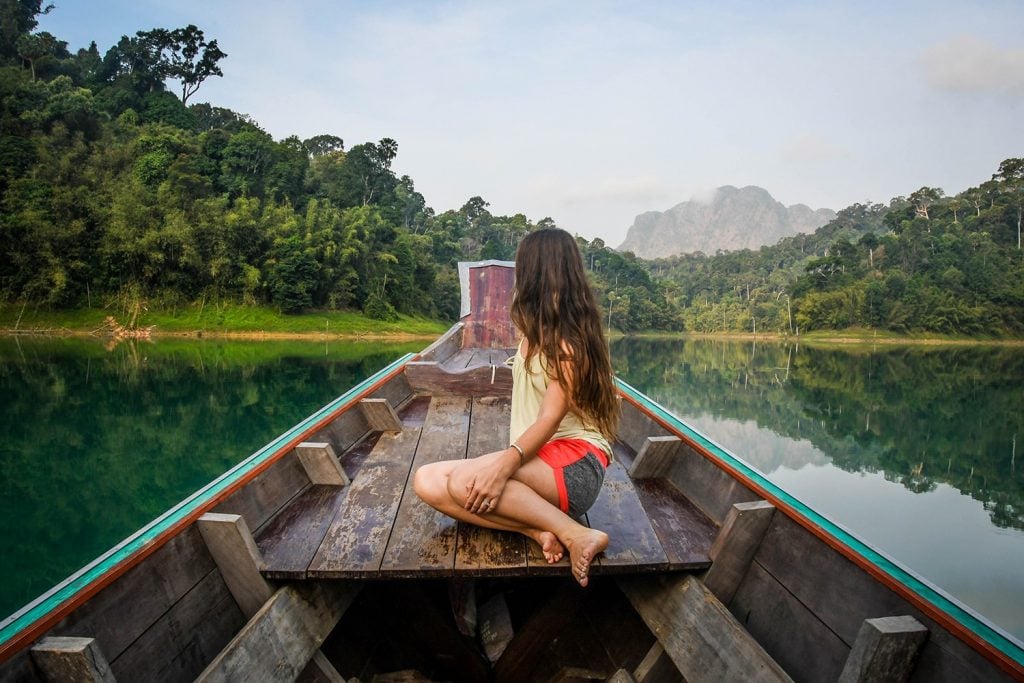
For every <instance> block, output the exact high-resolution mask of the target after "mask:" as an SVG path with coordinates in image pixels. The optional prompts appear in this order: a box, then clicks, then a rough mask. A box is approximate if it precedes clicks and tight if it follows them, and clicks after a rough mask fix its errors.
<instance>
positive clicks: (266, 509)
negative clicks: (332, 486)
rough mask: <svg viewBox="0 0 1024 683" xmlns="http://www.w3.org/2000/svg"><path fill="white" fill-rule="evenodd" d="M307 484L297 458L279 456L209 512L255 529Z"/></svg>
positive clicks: (307, 481)
mask: <svg viewBox="0 0 1024 683" xmlns="http://www.w3.org/2000/svg"><path fill="white" fill-rule="evenodd" d="M308 484H309V477H308V476H307V475H306V471H305V470H304V469H303V468H302V464H301V463H300V462H299V460H298V458H295V457H289V456H286V457H283V458H281V459H280V460H278V461H277V462H275V463H274V464H273V465H271V466H270V467H268V468H267V469H266V470H265V471H263V472H261V473H260V474H259V475H258V476H257V477H256V478H255V479H253V480H252V481H251V482H249V483H248V484H247V485H246V486H244V487H242V488H241V489H239V490H238V491H235V492H234V493H233V494H231V495H230V496H229V497H228V498H226V499H224V500H223V501H222V502H221V503H219V504H218V505H217V506H216V507H214V509H213V510H212V512H218V513H222V514H228V515H241V516H242V517H244V518H245V523H246V524H247V525H248V526H249V528H250V529H252V530H254V531H255V530H257V529H259V528H260V527H261V526H263V524H264V523H266V522H267V521H268V520H269V519H271V518H272V517H273V516H274V515H276V514H277V513H278V512H279V511H280V510H281V508H283V507H284V506H285V504H287V503H288V502H289V501H290V500H291V499H292V498H293V497H295V494H297V493H298V492H299V491H301V490H302V489H304V488H305V487H306V486H307V485H308Z"/></svg>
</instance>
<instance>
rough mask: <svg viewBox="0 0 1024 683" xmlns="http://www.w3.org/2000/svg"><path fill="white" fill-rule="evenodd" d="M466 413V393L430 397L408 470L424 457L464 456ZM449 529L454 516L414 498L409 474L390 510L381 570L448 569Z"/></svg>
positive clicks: (451, 558)
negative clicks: (393, 510)
mask: <svg viewBox="0 0 1024 683" xmlns="http://www.w3.org/2000/svg"><path fill="white" fill-rule="evenodd" d="M469 418H470V399H468V398H462V397H438V398H435V399H433V400H432V401H431V402H430V409H429V410H428V412H427V415H426V418H425V420H424V422H423V427H422V431H421V433H420V440H419V444H418V446H417V448H416V456H415V459H414V460H413V464H412V471H413V473H415V472H416V470H418V469H419V468H420V467H422V466H423V465H426V464H429V463H434V462H439V461H441V460H455V459H460V458H464V457H466V442H467V439H468V437H469ZM455 535H456V523H455V520H453V519H452V518H450V517H448V516H447V515H445V514H443V513H441V512H438V511H437V510H434V509H433V508H431V507H430V506H429V505H427V504H426V503H424V502H423V501H422V500H420V498H419V496H417V495H416V493H415V491H413V490H412V483H411V478H410V483H409V485H408V486H407V488H406V492H405V495H403V496H402V502H401V505H400V506H399V508H398V513H397V514H396V515H395V524H394V530H393V531H392V532H391V538H390V540H389V541H388V546H387V550H386V551H385V553H384V559H383V562H382V563H381V572H382V573H384V574H387V576H389V577H399V576H421V575H423V574H424V573H425V572H428V571H434V572H437V571H444V572H446V573H447V572H451V571H452V568H453V567H454V565H455Z"/></svg>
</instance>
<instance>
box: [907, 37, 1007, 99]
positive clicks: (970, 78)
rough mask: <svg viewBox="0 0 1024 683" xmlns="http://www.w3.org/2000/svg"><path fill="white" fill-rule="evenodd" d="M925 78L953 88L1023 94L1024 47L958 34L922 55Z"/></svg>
mask: <svg viewBox="0 0 1024 683" xmlns="http://www.w3.org/2000/svg"><path fill="white" fill-rule="evenodd" d="M921 66H922V68H923V70H924V76H925V80H926V81H927V82H928V84H929V85H931V86H932V87H934V88H937V89H939V90H948V91H953V92H968V93H970V92H995V93H1012V94H1015V95H1024V49H1021V48H1001V47H999V46H997V45H994V44H992V43H990V42H986V41H985V40H982V39H981V38H979V37H977V36H974V35H959V36H955V37H953V38H950V39H948V40H946V41H944V42H942V43H939V44H937V45H934V46H932V47H930V48H929V49H927V50H925V51H924V53H923V54H922V55H921Z"/></svg>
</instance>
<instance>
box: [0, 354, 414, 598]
mask: <svg viewBox="0 0 1024 683" xmlns="http://www.w3.org/2000/svg"><path fill="white" fill-rule="evenodd" d="M422 346H423V343H422V342H418V343H412V344H397V345H396V344H381V343H377V342H374V343H372V344H353V343H332V344H328V345H326V346H325V344H323V343H318V344H316V343H313V344H303V343H299V344H296V343H293V342H289V343H278V342H260V343H238V342H232V343H218V342H197V341H192V340H183V341H176V340H161V341H159V342H156V343H146V342H133V341H128V342H125V343H122V344H119V345H117V346H116V348H113V349H112V350H111V351H109V352H108V351H106V350H105V349H104V348H103V346H102V345H101V344H100V343H98V342H84V341H80V340H50V341H46V340H32V339H30V340H19V339H2V340H0V414H2V415H3V419H2V422H0V542H2V547H3V552H2V553H0V578H2V580H0V616H2V615H7V614H9V613H11V612H12V611H14V610H15V609H17V608H18V607H20V606H21V605H23V604H24V603H26V602H27V601H28V600H30V599H32V598H34V597H35V596H36V595H38V594H40V593H42V592H43V591H45V590H46V589H48V588H50V586H52V585H54V584H56V583H57V582H59V581H61V580H63V579H64V578H65V577H66V576H68V575H69V574H70V573H72V572H73V571H75V570H76V569H78V568H79V567H81V566H82V565H84V564H85V563H87V562H88V561H90V560H92V559H93V558H94V557H96V556H98V555H100V554H101V553H103V552H105V551H106V550H107V549H108V548H110V547H111V546H113V545H114V544H115V543H117V542H118V541H120V540H121V539H123V538H125V537H126V536H128V535H129V534H131V533H132V532H134V531H135V530H136V529H138V528H139V527H141V526H142V525H143V524H145V523H147V522H148V521H149V520H151V519H153V518H155V517H156V516H158V515H159V514H160V513H162V512H163V511H164V510H166V509H167V508H168V507H170V506H171V505H172V504H174V503H176V502H178V501H179V500H182V499H183V498H185V497H186V496H187V495H188V494H190V493H192V492H193V491H195V490H196V489H198V488H199V487H201V486H202V485H204V484H205V483H206V482H208V481H210V480H212V479H213V478H215V477H216V476H218V475H220V474H221V473H223V472H224V471H226V470H227V469H228V468H230V467H231V466H232V465H234V464H235V463H237V462H238V461H240V460H241V459H242V458H244V457H246V456H248V455H249V454H250V453H252V452H254V451H256V450H257V449H258V448H260V447H261V446H262V445H263V444H265V443H267V442H268V441H270V440H271V439H272V438H274V437H276V436H277V435H279V434H281V433H283V432H284V431H285V430H287V429H288V428H289V427H291V426H292V425H293V424H295V423H297V422H298V421H299V420H301V419H302V418H304V417H306V416H307V415H309V414H311V413H312V412H314V411H315V410H316V409H318V408H319V407H321V406H322V405H324V404H326V403H327V402H328V401H330V400H331V399H333V398H335V397H337V396H338V395H339V394H341V393H343V392H344V391H346V390H347V389H349V388H350V387H351V386H353V385H354V384H356V383H358V382H359V381H362V380H363V379H364V378H366V377H367V376H369V375H370V374H372V373H374V372H376V371H377V370H379V369H380V368H381V367H383V366H385V365H386V364H387V363H389V362H390V361H391V360H393V359H395V358H397V357H398V356H400V355H402V354H404V353H406V352H408V351H411V350H419V349H420V348H422Z"/></svg>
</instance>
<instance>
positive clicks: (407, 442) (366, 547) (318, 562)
mask: <svg viewBox="0 0 1024 683" xmlns="http://www.w3.org/2000/svg"><path fill="white" fill-rule="evenodd" d="M419 438H420V429H418V428H415V429H403V430H402V431H401V432H398V433H396V434H391V433H384V434H382V435H381V437H380V439H379V440H378V441H377V444H376V445H375V446H374V448H373V451H372V452H371V453H370V455H369V457H368V458H367V460H366V462H365V463H363V466H362V468H361V469H360V471H359V476H358V477H356V478H355V479H354V480H353V481H352V484H351V485H350V486H348V487H347V491H348V495H347V496H346V497H345V500H344V502H343V503H342V505H341V506H340V508H339V509H338V510H337V513H336V514H335V516H334V519H333V520H332V521H331V524H330V527H329V528H328V530H327V533H326V534H325V536H324V541H323V543H322V544H321V546H320V548H319V549H318V550H317V552H316V554H315V555H314V557H313V561H312V562H311V563H310V566H309V571H308V576H309V577H311V578H344V577H347V576H353V575H363V576H365V575H366V574H368V573H374V572H377V571H378V570H379V569H380V563H381V560H382V559H383V557H384V551H385V549H386V547H387V542H388V537H389V536H390V535H391V528H392V524H393V522H394V518H395V512H397V510H398V505H399V503H400V501H401V498H402V494H403V492H404V490H405V486H406V483H407V482H408V480H409V470H410V467H411V465H412V460H413V454H414V453H415V451H416V445H417V443H418V442H419ZM410 493H412V492H411V491H410Z"/></svg>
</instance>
